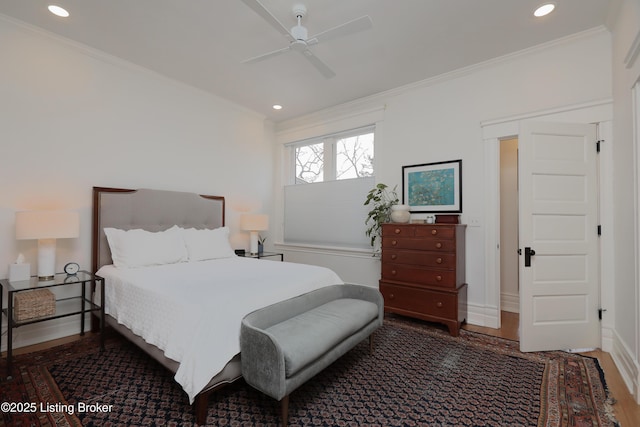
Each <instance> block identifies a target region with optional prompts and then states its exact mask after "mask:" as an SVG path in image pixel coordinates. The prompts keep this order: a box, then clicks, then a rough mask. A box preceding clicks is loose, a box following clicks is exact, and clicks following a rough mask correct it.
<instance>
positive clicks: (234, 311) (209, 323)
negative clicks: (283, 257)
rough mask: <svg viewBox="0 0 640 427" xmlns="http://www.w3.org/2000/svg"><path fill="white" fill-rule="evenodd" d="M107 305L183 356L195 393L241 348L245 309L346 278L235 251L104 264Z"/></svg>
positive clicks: (181, 372) (184, 382) (188, 388)
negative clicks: (147, 263)
mask: <svg viewBox="0 0 640 427" xmlns="http://www.w3.org/2000/svg"><path fill="white" fill-rule="evenodd" d="M97 274H98V275H99V276H101V277H104V278H105V311H106V313H107V314H109V315H111V316H112V317H114V318H115V319H116V320H117V321H118V323H120V324H122V325H125V326H126V327H127V328H129V329H130V330H131V331H133V332H134V333H135V334H137V335H139V336H141V337H142V338H144V340H145V341H146V342H148V343H149V344H153V345H155V346H157V347H159V348H160V349H162V350H163V351H164V354H165V356H166V357H168V358H170V359H173V360H175V361H177V362H179V363H180V366H179V368H178V370H177V372H176V375H175V380H176V381H177V382H178V383H179V384H180V385H181V386H182V388H184V390H185V392H186V393H187V394H188V396H189V400H190V401H191V402H192V403H193V400H194V398H195V396H196V395H197V394H198V393H199V392H200V391H201V390H202V389H203V388H204V387H205V386H206V385H207V383H208V382H209V381H210V380H211V378H212V377H213V376H215V375H216V374H217V373H219V372H220V371H221V370H222V369H223V368H224V366H225V365H226V364H227V362H228V361H229V360H231V358H233V356H235V355H236V354H237V353H238V352H240V339H239V338H240V323H241V321H242V318H243V317H244V316H245V315H247V314H248V313H250V312H252V311H254V310H256V309H258V308H261V307H264V306H267V305H269V304H273V303H275V302H278V301H281V300H284V299H288V298H292V297H294V296H297V295H301V294H303V293H306V292H309V291H312V290H315V289H318V288H321V287H324V286H329V285H335V284H342V283H343V281H342V280H340V278H339V277H338V275H337V274H336V273H334V272H333V271H331V270H329V269H327V268H324V267H317V266H310V265H304V264H294V263H287V262H272V261H265V260H258V259H254V258H243V257H233V258H224V259H217V260H209V261H199V262H185V263H178V264H167V265H160V266H153V267H141V268H127V269H122V268H116V267H114V266H112V265H108V266H104V267H102V268H101V269H100V270H99V271H98V273H97Z"/></svg>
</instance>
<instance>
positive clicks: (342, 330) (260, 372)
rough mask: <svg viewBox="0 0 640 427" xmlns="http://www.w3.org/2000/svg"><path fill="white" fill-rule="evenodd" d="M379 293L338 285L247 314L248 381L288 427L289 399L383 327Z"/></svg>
mask: <svg viewBox="0 0 640 427" xmlns="http://www.w3.org/2000/svg"><path fill="white" fill-rule="evenodd" d="M383 310H384V302H383V299H382V294H381V293H380V291H378V289H375V288H372V287H369V286H359V285H335V286H329V287H326V288H321V289H318V290H316V291H312V292H309V293H306V294H304V295H300V296H298V297H295V298H292V299H288V300H286V301H281V302H279V303H276V304H273V305H270V306H268V307H264V308H262V309H259V310H256V311H254V312H252V313H250V314H248V315H247V316H246V317H245V318H244V319H243V320H242V326H241V331H240V358H241V360H242V376H243V377H244V379H245V381H246V382H247V383H248V384H249V385H251V386H253V387H255V388H256V389H258V390H260V391H261V392H263V393H265V394H267V395H269V396H271V397H272V398H274V399H277V400H279V401H280V402H281V406H282V425H287V418H288V412H289V394H290V393H291V392H292V391H294V390H295V389H297V388H298V387H299V386H301V385H302V384H304V383H305V382H306V381H307V380H308V379H309V378H311V377H313V376H314V375H316V374H317V373H319V372H320V371H322V370H323V369H324V368H326V367H327V366H329V365H330V364H331V363H333V362H334V361H335V360H336V359H338V358H339V357H340V356H342V355H343V354H345V353H346V352H347V351H349V350H351V349H352V348H353V347H354V346H355V345H356V344H358V343H359V342H360V341H362V340H363V339H365V338H366V337H369V339H370V345H372V342H373V341H372V338H373V337H372V335H371V333H372V332H373V331H375V330H376V329H377V328H378V327H380V326H381V325H382V319H383V316H384V311H383Z"/></svg>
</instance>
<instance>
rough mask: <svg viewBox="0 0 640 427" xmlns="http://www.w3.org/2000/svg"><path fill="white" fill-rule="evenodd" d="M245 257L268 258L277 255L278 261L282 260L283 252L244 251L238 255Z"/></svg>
mask: <svg viewBox="0 0 640 427" xmlns="http://www.w3.org/2000/svg"><path fill="white" fill-rule="evenodd" d="M240 256H243V257H246V258H258V259H260V258H269V257H274V256H279V257H280V261H284V254H283V253H282V252H262V253H257V254H250V253H249V252H245V253H244V254H243V255H240Z"/></svg>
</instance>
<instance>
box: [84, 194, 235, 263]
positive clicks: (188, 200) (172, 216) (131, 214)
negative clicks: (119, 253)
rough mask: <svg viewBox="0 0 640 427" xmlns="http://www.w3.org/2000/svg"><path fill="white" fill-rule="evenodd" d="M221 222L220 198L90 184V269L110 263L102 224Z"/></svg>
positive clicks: (160, 226)
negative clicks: (91, 187)
mask: <svg viewBox="0 0 640 427" xmlns="http://www.w3.org/2000/svg"><path fill="white" fill-rule="evenodd" d="M174 225H178V226H180V227H184V228H190V227H194V228H217V227H222V226H223V225H224V197H220V196H203V195H199V194H196V193H184V192H179V191H164V190H149V189H140V190H128V189H123V188H104V187H93V230H92V233H93V234H92V243H91V250H92V257H91V259H92V270H93V272H94V273H95V272H96V271H98V269H99V268H100V267H102V266H103V265H107V264H111V263H112V261H111V251H110V250H109V245H108V243H107V238H106V236H105V234H104V228H105V227H114V228H119V229H121V230H131V229H134V228H141V229H143V230H147V231H163V230H166V229H167V228H170V227H172V226H174Z"/></svg>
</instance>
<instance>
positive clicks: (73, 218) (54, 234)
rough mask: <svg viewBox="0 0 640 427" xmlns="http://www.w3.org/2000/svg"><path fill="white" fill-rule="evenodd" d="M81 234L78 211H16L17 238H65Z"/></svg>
mask: <svg viewBox="0 0 640 427" xmlns="http://www.w3.org/2000/svg"><path fill="white" fill-rule="evenodd" d="M79 235H80V218H79V215H78V213H77V212H68V211H21V212H16V239H18V240H26V239H65V238H76V237H78V236H79Z"/></svg>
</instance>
